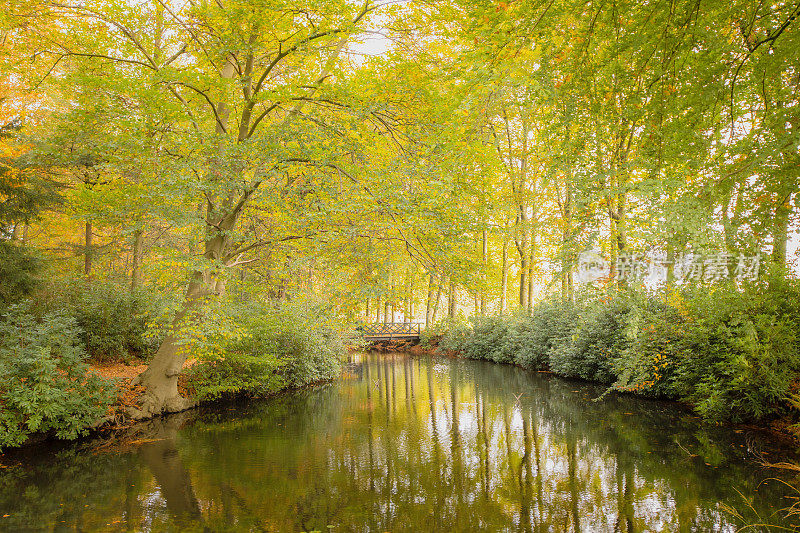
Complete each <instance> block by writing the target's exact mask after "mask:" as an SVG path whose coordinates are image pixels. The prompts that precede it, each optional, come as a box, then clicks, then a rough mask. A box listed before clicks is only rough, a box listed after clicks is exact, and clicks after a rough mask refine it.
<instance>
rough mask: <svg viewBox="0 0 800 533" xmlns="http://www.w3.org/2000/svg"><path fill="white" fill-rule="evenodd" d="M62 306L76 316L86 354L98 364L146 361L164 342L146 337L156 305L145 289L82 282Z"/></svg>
mask: <svg viewBox="0 0 800 533" xmlns="http://www.w3.org/2000/svg"><path fill="white" fill-rule="evenodd" d="M61 305H64V306H65V307H66V308H67V309H68V311H69V313H70V314H72V315H73V316H74V317H75V319H76V321H77V323H78V325H79V326H80V328H81V330H82V334H81V335H82V339H83V341H84V345H85V346H86V351H87V352H88V353H89V356H90V357H91V358H92V359H94V360H96V361H126V362H127V361H130V360H131V359H132V358H142V359H145V358H147V357H148V356H149V355H151V354H152V353H154V352H155V350H156V349H157V348H158V344H159V343H160V342H161V338H160V337H158V336H153V335H147V333H148V327H149V326H150V325H151V323H152V322H153V321H154V320H155V316H156V307H157V305H156V302H155V299H154V297H153V296H152V294H149V293H147V292H146V291H145V290H141V289H140V290H136V291H131V290H130V289H129V288H128V287H126V286H122V285H119V284H115V283H111V282H100V281H96V282H92V283H90V284H84V283H81V284H80V285H77V286H73V287H72V288H71V289H70V291H69V292H68V294H67V295H66V301H65V302H63V303H62V304H61Z"/></svg>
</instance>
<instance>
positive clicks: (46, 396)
mask: <svg viewBox="0 0 800 533" xmlns="http://www.w3.org/2000/svg"><path fill="white" fill-rule="evenodd" d="M79 336H80V328H78V326H77V324H76V323H75V320H74V319H73V318H71V317H69V316H68V315H66V314H65V313H63V312H56V313H50V314H47V315H45V316H44V317H43V318H42V319H41V320H40V321H37V320H36V319H35V318H34V317H33V315H31V314H30V313H28V312H26V311H25V310H24V309H23V308H22V307H20V306H13V307H11V308H10V309H9V310H8V312H7V313H6V314H5V315H3V317H2V319H1V320H0V447H5V446H17V445H19V444H21V443H22V442H24V441H25V440H26V439H27V437H28V436H29V435H30V434H31V433H34V432H46V431H50V430H53V431H54V432H55V434H56V436H57V437H59V438H63V439H73V438H76V437H77V436H78V435H81V434H84V433H85V432H86V430H87V428H88V427H90V426H92V425H93V424H94V423H95V422H96V421H97V420H99V419H100V417H101V416H102V415H103V414H104V413H105V411H106V409H107V407H108V405H109V404H110V403H111V401H112V399H113V397H114V392H115V387H114V386H113V385H111V384H110V383H109V382H107V381H106V380H103V379H101V378H100V377H98V376H96V375H95V374H93V373H89V368H88V366H87V365H86V363H85V362H84V359H85V358H86V352H85V351H84V350H83V347H82V345H81V343H80V340H79Z"/></svg>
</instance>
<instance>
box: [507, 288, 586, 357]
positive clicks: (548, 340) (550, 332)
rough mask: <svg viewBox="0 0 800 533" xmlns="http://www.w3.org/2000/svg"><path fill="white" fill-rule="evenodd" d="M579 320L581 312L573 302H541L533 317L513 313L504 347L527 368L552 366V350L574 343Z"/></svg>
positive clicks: (535, 308) (536, 307) (532, 314)
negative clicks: (573, 336)
mask: <svg viewBox="0 0 800 533" xmlns="http://www.w3.org/2000/svg"><path fill="white" fill-rule="evenodd" d="M577 322H578V313H577V309H576V307H575V305H574V304H573V303H572V302H563V301H561V300H560V299H559V300H551V301H544V302H541V303H539V304H537V305H535V306H534V308H533V310H532V312H531V314H530V316H529V315H527V314H525V315H518V316H517V315H515V316H512V318H511V326H510V327H509V337H508V339H507V340H506V345H505V347H504V350H505V351H507V352H508V353H509V354H510V355H513V357H514V360H515V361H516V362H517V363H519V364H520V365H522V366H524V367H527V368H533V369H535V370H539V369H543V368H549V367H550V356H551V353H552V352H553V351H554V349H555V348H556V347H557V346H564V345H565V344H567V343H569V342H570V340H571V339H572V335H573V333H574V331H575V327H576V324H577Z"/></svg>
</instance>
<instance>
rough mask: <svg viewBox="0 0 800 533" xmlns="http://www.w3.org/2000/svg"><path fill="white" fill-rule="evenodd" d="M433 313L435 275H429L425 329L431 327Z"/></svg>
mask: <svg viewBox="0 0 800 533" xmlns="http://www.w3.org/2000/svg"><path fill="white" fill-rule="evenodd" d="M432 311H433V273H430V274H428V297H427V298H426V299H425V328H426V329H427V328H428V326H430V325H431V312H432Z"/></svg>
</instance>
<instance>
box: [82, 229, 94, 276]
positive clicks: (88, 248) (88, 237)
mask: <svg viewBox="0 0 800 533" xmlns="http://www.w3.org/2000/svg"><path fill="white" fill-rule="evenodd" d="M84 243H85V246H84V251H83V275H84V276H85V277H86V279H87V280H88V279H91V278H92V260H93V259H94V257H93V255H94V251H93V250H92V223H91V222H86V226H85V230H84Z"/></svg>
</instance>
